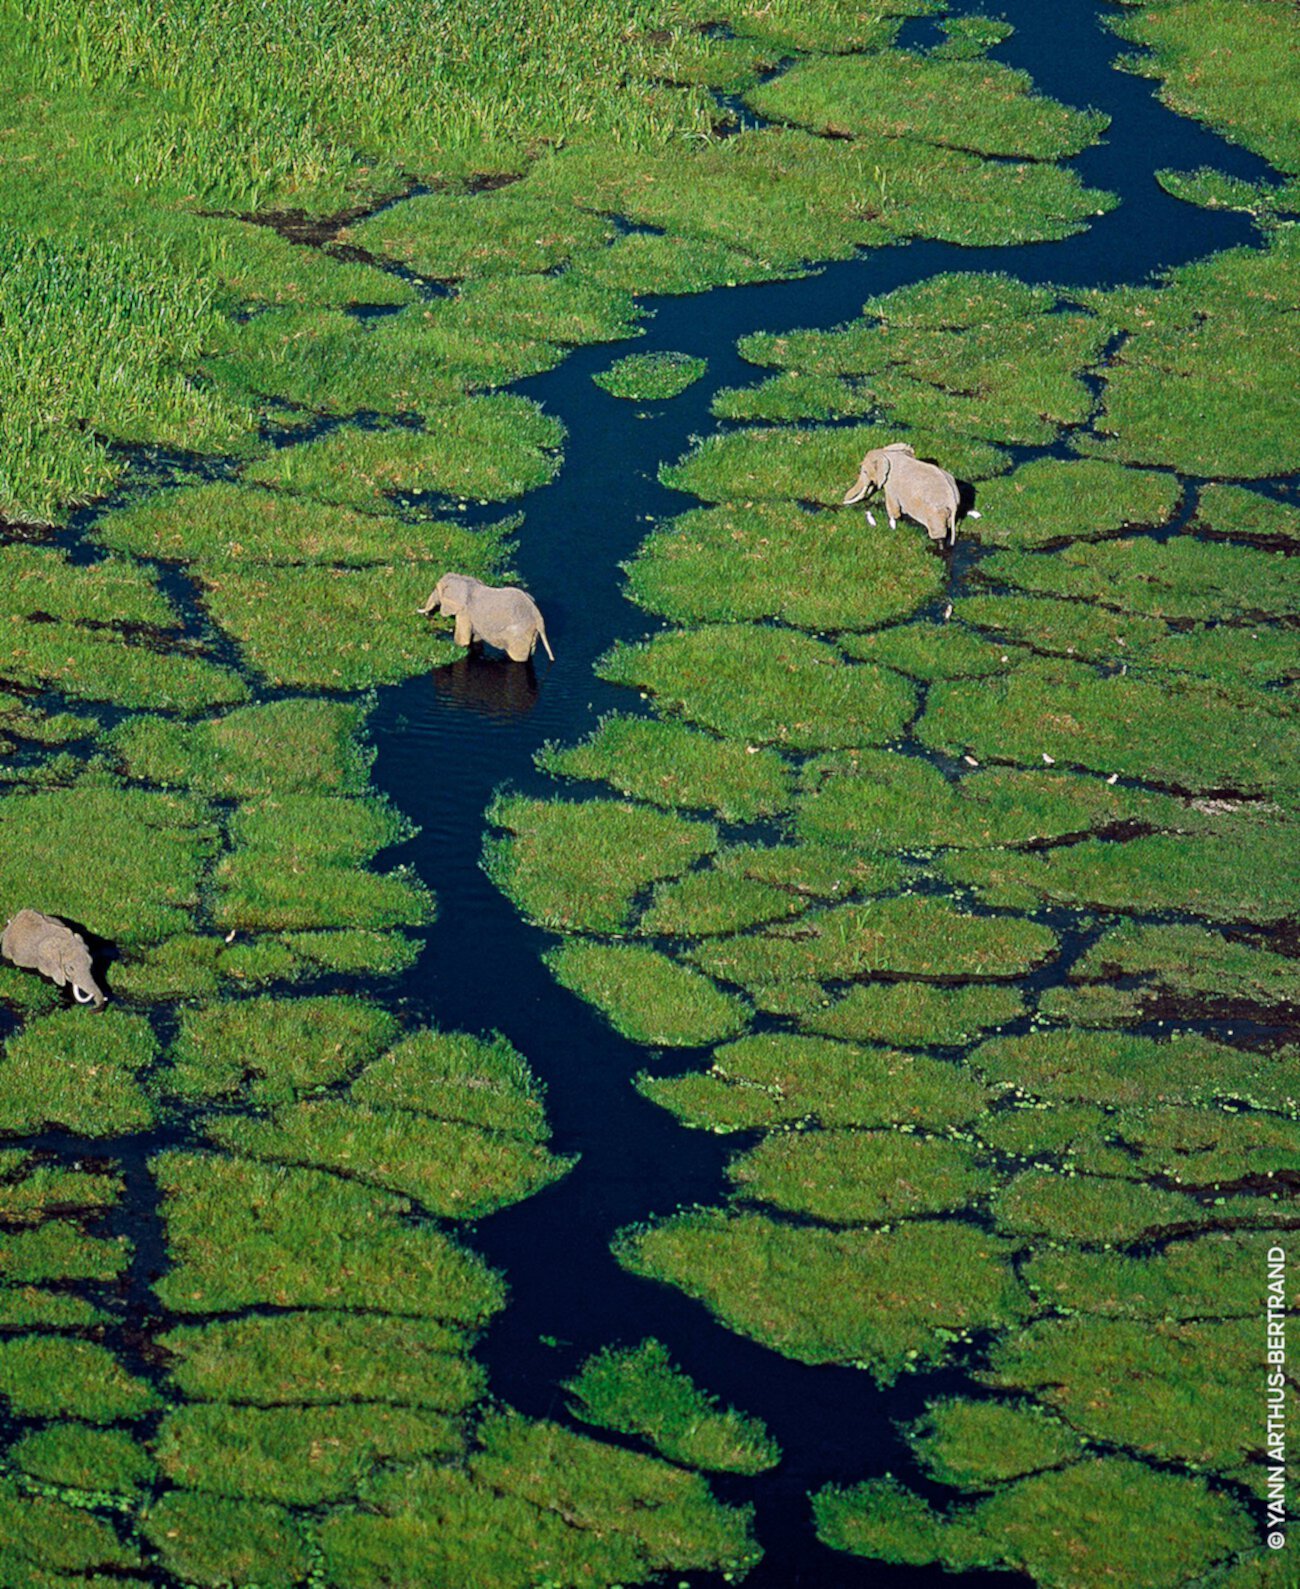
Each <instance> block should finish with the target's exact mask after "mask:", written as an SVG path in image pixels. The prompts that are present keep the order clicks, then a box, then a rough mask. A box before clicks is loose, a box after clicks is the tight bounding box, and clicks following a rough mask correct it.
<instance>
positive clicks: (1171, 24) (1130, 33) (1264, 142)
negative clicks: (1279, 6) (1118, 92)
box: [1106, 0, 1300, 172]
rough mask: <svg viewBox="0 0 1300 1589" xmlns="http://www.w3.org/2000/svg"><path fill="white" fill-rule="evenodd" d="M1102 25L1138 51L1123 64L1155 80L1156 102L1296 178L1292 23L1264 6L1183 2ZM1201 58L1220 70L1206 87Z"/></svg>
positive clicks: (1135, 10)
mask: <svg viewBox="0 0 1300 1589" xmlns="http://www.w3.org/2000/svg"><path fill="white" fill-rule="evenodd" d="M1106 21H1107V24H1108V26H1109V27H1110V28H1111V29H1112V30H1113V31H1114V32H1116V33H1118V34H1119V36H1120V38H1122V39H1125V40H1127V41H1128V42H1129V43H1132V44H1138V45H1142V46H1144V49H1143V53H1142V55H1141V56H1140V57H1137V56H1133V57H1126V58H1125V62H1124V64H1125V65H1126V66H1127V67H1128V68H1129V70H1137V71H1141V73H1142V75H1143V76H1144V77H1155V78H1158V79H1159V80H1160V82H1161V87H1160V98H1161V99H1162V100H1163V101H1164V102H1165V104H1167V105H1169V106H1170V107H1171V108H1172V109H1174V110H1176V111H1177V112H1178V113H1179V115H1182V116H1195V117H1197V118H1198V119H1199V120H1201V121H1205V122H1208V123H1209V124H1210V126H1212V127H1213V128H1215V130H1216V131H1218V132H1220V133H1222V134H1223V136H1224V137H1225V138H1228V139H1229V140H1231V141H1232V142H1233V143H1238V144H1244V145H1245V146H1246V148H1248V149H1253V150H1254V151H1255V152H1256V153H1257V154H1260V155H1262V156H1263V157H1264V158H1265V159H1266V160H1268V161H1269V162H1270V163H1271V164H1272V165H1275V166H1277V167H1278V168H1279V169H1281V170H1283V171H1289V172H1296V171H1300V138H1298V137H1297V135H1296V128H1295V123H1294V121H1293V120H1292V119H1291V117H1290V116H1289V114H1288V105H1289V103H1290V90H1291V88H1292V85H1293V79H1292V78H1291V75H1290V72H1289V70H1288V63H1289V61H1290V59H1291V57H1292V55H1293V53H1294V51H1295V48H1296V42H1297V30H1296V21H1295V18H1294V17H1292V16H1291V15H1289V14H1288V13H1287V12H1286V11H1281V12H1278V11H1276V10H1275V9H1274V8H1273V7H1272V6H1270V5H1269V4H1267V0H1246V3H1245V4H1243V5H1239V6H1226V5H1222V4H1219V3H1216V0H1184V3H1182V4H1179V5H1176V6H1168V7H1166V6H1152V5H1144V6H1140V7H1131V8H1129V9H1128V10H1126V11H1125V12H1123V13H1122V14H1118V13H1117V14H1116V15H1114V16H1108V17H1107V19H1106ZM1207 53H1209V54H1211V55H1212V57H1213V59H1215V60H1216V61H1217V60H1219V59H1220V58H1222V60H1223V63H1224V64H1223V69H1222V71H1216V72H1215V73H1214V74H1213V78H1212V80H1207V77H1206V73H1205V72H1204V70H1203V63H1204V60H1205V58H1206V55H1207Z"/></svg>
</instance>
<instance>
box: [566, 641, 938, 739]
mask: <svg viewBox="0 0 1300 1589" xmlns="http://www.w3.org/2000/svg"><path fill="white" fill-rule="evenodd" d="M596 671H597V673H598V674H599V675H600V677H601V678H604V679H608V680H609V681H610V682H611V683H614V684H628V685H632V686H634V687H636V688H638V689H641V690H644V691H647V692H649V693H650V694H651V695H653V696H654V697H655V698H656V703H657V705H658V706H659V707H660V708H661V709H662V710H664V711H667V712H672V713H677V714H680V715H681V716H683V717H685V718H687V719H689V720H690V721H691V722H694V723H698V724H699V725H700V726H702V727H704V728H711V729H713V730H715V731H716V732H717V733H720V734H725V735H727V736H729V737H731V738H737V739H745V740H747V741H750V742H754V741H757V742H758V743H760V744H775V745H779V746H781V747H782V748H788V749H791V750H817V749H825V748H833V747H835V746H839V745H861V744H882V743H883V742H885V741H886V740H889V739H893V738H894V737H895V736H896V735H898V734H901V733H902V731H903V728H904V727H905V725H906V723H907V721H908V719H909V718H910V716H911V715H912V712H913V709H914V705H915V701H914V696H913V692H912V688H911V686H910V685H909V684H907V683H906V682H905V681H904V680H903V679H901V678H899V677H898V675H897V674H893V673H887V672H884V671H883V670H881V669H879V668H873V667H870V666H866V665H861V666H856V667H850V666H845V665H844V662H843V658H842V656H841V655H840V653H839V652H838V651H836V650H835V648H834V647H833V646H830V645H827V644H826V643H825V642H824V641H821V640H814V639H813V638H812V637H811V636H809V635H803V634H798V633H796V632H794V631H792V630H787V629H769V628H765V627H758V626H754V625H749V624H716V625H712V626H709V627H707V628H703V629H692V630H685V631H677V632H669V633H666V634H662V635H657V636H656V637H655V638H654V639H653V640H650V641H647V642H644V643H642V644H639V645H627V644H619V645H617V646H616V647H615V648H614V650H612V651H610V652H608V653H607V654H606V655H605V656H604V657H603V658H601V660H600V661H599V662H598V663H597V664H596Z"/></svg>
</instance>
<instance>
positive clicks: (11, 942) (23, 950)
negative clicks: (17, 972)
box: [0, 910, 105, 1009]
mask: <svg viewBox="0 0 1300 1589" xmlns="http://www.w3.org/2000/svg"><path fill="white" fill-rule="evenodd" d="M0 954H2V955H3V956H4V957H5V959H6V960H12V961H13V963H14V964H15V965H16V966H20V967H21V968H22V969H23V970H24V971H39V972H40V973H41V975H42V976H44V977H49V978H50V980H51V981H52V982H57V983H58V985H59V986H60V987H61V988H62V987H66V986H67V985H68V983H71V984H72V996H73V997H74V998H75V999H76V1001H77V1003H78V1004H93V1005H94V1006H95V1008H96V1009H99V1008H100V1006H101V1005H102V1004H103V1003H104V997H105V995H104V992H103V990H102V989H101V988H100V986H99V984H98V983H97V982H96V981H95V976H94V972H93V971H92V970H91V966H90V950H89V948H88V947H87V945H86V940H85V939H84V938H83V937H82V936H81V934H80V933H79V932H74V931H73V930H72V928H71V927H69V926H68V924H67V922H66V921H60V920H59V918H58V917H57V916H45V915H42V914H41V912H40V911H39V910H20V911H19V912H18V914H17V915H16V916H11V917H10V918H9V920H8V921H7V922H6V923H5V929H4V934H3V936H0Z"/></svg>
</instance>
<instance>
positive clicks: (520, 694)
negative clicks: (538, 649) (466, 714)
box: [429, 652, 540, 717]
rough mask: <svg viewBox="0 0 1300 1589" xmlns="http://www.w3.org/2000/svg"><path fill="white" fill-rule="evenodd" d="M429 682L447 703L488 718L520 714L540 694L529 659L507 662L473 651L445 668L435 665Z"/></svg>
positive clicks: (530, 709)
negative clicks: (478, 654)
mask: <svg viewBox="0 0 1300 1589" xmlns="http://www.w3.org/2000/svg"><path fill="white" fill-rule="evenodd" d="M429 682H430V683H431V684H432V685H433V687H434V689H435V690H437V692H438V693H439V695H441V696H443V697H445V698H446V700H447V701H448V702H449V703H454V704H455V705H457V706H467V707H469V709H470V710H471V711H473V712H482V713H483V714H484V715H485V716H487V717H523V716H524V715H525V714H526V713H528V712H531V711H532V709H533V707H534V706H536V705H537V698H538V695H539V694H540V691H539V689H538V684H537V669H536V668H535V667H534V666H533V664H532V661H531V659H530V660H529V661H527V662H510V661H508V660H506V659H505V658H502V657H485V656H477V655H475V654H474V653H473V652H470V653H469V655H467V656H463V657H461V658H460V659H459V660H458V661H456V662H451V663H449V664H448V665H447V666H446V667H444V668H434V669H433V671H432V672H431V673H430V674H429Z"/></svg>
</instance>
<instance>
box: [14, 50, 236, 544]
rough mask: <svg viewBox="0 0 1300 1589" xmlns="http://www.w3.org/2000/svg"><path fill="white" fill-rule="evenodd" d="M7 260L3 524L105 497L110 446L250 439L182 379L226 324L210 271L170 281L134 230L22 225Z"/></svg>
mask: <svg viewBox="0 0 1300 1589" xmlns="http://www.w3.org/2000/svg"><path fill="white" fill-rule="evenodd" d="M8 26H9V28H10V29H11V28H12V19H8ZM9 48H10V49H13V48H14V43H13V41H12V39H11V41H10V45H9ZM18 48H19V50H21V49H22V46H21V45H19V46H18ZM0 257H3V259H4V270H3V272H0V274H2V275H3V279H4V285H3V288H0V319H3V321H4V324H5V326H6V327H7V328H8V330H7V335H6V339H5V341H6V352H5V358H4V365H3V368H2V369H0V389H3V391H4V394H5V401H4V404H3V411H4V421H3V425H2V427H0V512H2V513H4V515H5V516H6V517H8V518H13V519H17V520H20V521H21V520H36V521H39V522H53V521H55V520H57V519H58V518H59V517H60V515H61V514H62V512H63V511H64V508H65V505H66V504H68V503H74V502H87V501H89V500H90V499H91V498H93V497H96V496H99V495H102V494H104V493H105V492H106V491H107V490H108V489H109V487H110V486H111V485H112V484H113V482H114V481H115V480H116V479H118V478H119V477H120V475H121V473H122V471H123V469H124V467H125V464H124V462H123V460H122V459H121V458H120V456H119V457H115V456H113V454H112V453H111V452H110V450H109V447H108V445H107V440H108V438H112V439H113V440H117V441H140V440H143V439H145V438H146V437H147V438H148V439H149V440H151V441H153V442H154V443H156V444H158V445H161V446H165V447H166V446H170V447H175V448H183V449H186V450H190V451H205V450H211V451H226V450H228V449H231V448H233V447H236V446H240V445H242V444H243V443H244V442H245V440H246V438H247V434H248V431H249V430H250V429H251V419H252V416H251V414H249V413H248V412H247V411H241V410H240V409H239V408H238V407H237V406H236V405H234V404H232V403H231V402H230V400H229V399H228V398H227V397H226V396H224V395H223V394H221V393H217V392H212V391H204V390H200V389H199V388H197V387H196V386H194V385H193V384H192V383H191V382H190V381H188V380H187V379H186V377H185V370H186V367H187V366H190V365H192V364H193V362H194V360H195V359H196V357H197V355H198V353H199V351H200V349H201V347H202V345H203V343H204V341H205V340H206V339H207V338H208V337H209V336H211V335H212V334H213V332H214V330H215V328H216V326H217V325H218V324H219V321H218V317H217V312H216V304H215V301H214V297H215V295H214V290H213V285H214V284H213V282H212V280H211V278H210V276H209V275H208V273H207V272H203V273H199V272H196V271H194V270H188V269H177V268H176V267H175V266H173V267H172V268H171V269H169V270H167V271H165V272H159V271H158V270H157V269H156V268H155V255H154V244H153V243H152V242H149V243H146V242H144V241H141V240H139V239H138V238H136V237H134V236H132V235H131V234H130V233H129V232H121V233H118V234H117V235H115V236H101V237H92V236H87V235H84V234H83V235H81V236H78V237H76V238H67V237H63V238H60V239H59V240H57V241H55V240H53V239H50V238H47V237H40V236H31V235H27V236H24V235H22V231H21V230H20V229H15V227H14V225H13V217H12V215H11V217H10V218H9V224H8V225H6V227H5V228H4V231H3V234H2V235H0ZM38 392H41V393H43V394H44V395H43V396H42V398H41V400H40V402H39V403H38V402H37V398H36V394H37V393H38Z"/></svg>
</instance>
